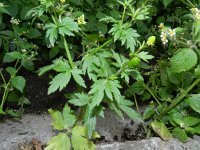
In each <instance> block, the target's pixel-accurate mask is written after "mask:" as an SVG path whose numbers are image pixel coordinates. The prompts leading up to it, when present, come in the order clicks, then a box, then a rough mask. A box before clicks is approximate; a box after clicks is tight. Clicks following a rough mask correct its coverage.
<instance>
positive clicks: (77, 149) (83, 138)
mask: <svg viewBox="0 0 200 150" xmlns="http://www.w3.org/2000/svg"><path fill="white" fill-rule="evenodd" d="M71 141H72V142H71V143H72V147H73V148H74V150H95V148H96V146H95V145H94V143H93V142H92V141H90V140H88V139H87V128H86V127H82V126H75V127H74V128H73V129H72V137H71Z"/></svg>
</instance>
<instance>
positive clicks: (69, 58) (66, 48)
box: [63, 36, 74, 69]
mask: <svg viewBox="0 0 200 150" xmlns="http://www.w3.org/2000/svg"><path fill="white" fill-rule="evenodd" d="M63 41H64V46H65V50H66V53H67V58H68V60H69V63H70V65H71V67H72V69H73V68H74V63H73V60H72V57H71V54H70V51H69V48H68V45H67V41H66V39H65V37H64V36H63Z"/></svg>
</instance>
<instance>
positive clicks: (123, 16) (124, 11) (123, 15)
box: [121, 4, 127, 24]
mask: <svg viewBox="0 0 200 150" xmlns="http://www.w3.org/2000/svg"><path fill="white" fill-rule="evenodd" d="M123 6H124V10H123V14H122V20H121V24H123V22H124V18H125V14H126V8H127V6H126V4H124V5H123Z"/></svg>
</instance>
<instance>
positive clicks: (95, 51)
mask: <svg viewBox="0 0 200 150" xmlns="http://www.w3.org/2000/svg"><path fill="white" fill-rule="evenodd" d="M112 41H113V40H112V39H110V40H108V41H106V42H105V43H104V44H102V45H101V46H99V47H97V48H96V49H95V50H94V51H93V53H94V54H95V53H97V52H98V51H99V50H101V49H102V48H104V47H105V46H107V45H108V44H110V43H111V42H112Z"/></svg>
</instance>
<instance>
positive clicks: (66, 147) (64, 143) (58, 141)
mask: <svg viewBox="0 0 200 150" xmlns="http://www.w3.org/2000/svg"><path fill="white" fill-rule="evenodd" d="M70 148H71V145H70V139H69V137H68V136H67V134H66V133H60V134H58V135H57V136H54V137H52V138H51V140H50V141H49V142H48V146H47V147H46V148H45V150H70Z"/></svg>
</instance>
